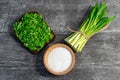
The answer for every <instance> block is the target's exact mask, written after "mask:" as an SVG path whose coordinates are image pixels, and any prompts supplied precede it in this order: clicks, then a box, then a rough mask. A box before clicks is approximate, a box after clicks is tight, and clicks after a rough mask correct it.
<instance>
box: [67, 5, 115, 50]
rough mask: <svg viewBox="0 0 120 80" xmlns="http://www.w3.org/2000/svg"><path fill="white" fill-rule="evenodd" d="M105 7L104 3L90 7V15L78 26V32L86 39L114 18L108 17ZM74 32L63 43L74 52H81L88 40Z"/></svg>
mask: <svg viewBox="0 0 120 80" xmlns="http://www.w3.org/2000/svg"><path fill="white" fill-rule="evenodd" d="M106 9H107V6H106V4H105V3H102V4H101V5H99V4H98V3H96V4H95V6H93V7H92V9H91V12H90V14H89V15H88V16H87V17H86V19H85V20H84V21H83V23H82V24H81V26H80V29H79V30H78V31H79V32H82V33H84V34H85V35H86V36H87V37H89V38H90V37H91V36H93V35H94V34H96V33H98V32H99V31H101V30H103V29H104V28H105V26H106V25H107V24H109V23H110V22H111V21H112V20H113V19H114V18H115V16H112V17H108V12H107V10H106ZM79 32H74V33H73V34H71V35H70V36H68V37H67V38H65V41H66V42H67V43H68V44H69V45H70V46H71V47H72V48H73V49H74V50H75V51H76V52H80V51H82V49H83V47H84V46H85V44H86V42H87V41H88V39H87V38H86V37H85V36H84V35H83V34H81V33H79Z"/></svg>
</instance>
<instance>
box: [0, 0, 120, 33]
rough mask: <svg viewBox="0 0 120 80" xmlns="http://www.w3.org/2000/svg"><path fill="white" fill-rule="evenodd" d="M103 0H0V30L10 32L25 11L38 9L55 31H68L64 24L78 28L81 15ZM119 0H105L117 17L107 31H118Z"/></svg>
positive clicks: (110, 11)
mask: <svg viewBox="0 0 120 80" xmlns="http://www.w3.org/2000/svg"><path fill="white" fill-rule="evenodd" d="M102 1H104V0H98V1H96V0H86V1H85V0H76V1H74V0H70V1H67V0H62V1H56V0H51V1H46V0H39V1H34V0H28V1H27V2H26V1H24V0H16V1H14V0H4V1H0V5H1V6H0V10H1V12H0V32H11V31H12V24H13V23H14V22H15V21H16V20H17V19H18V18H19V17H20V16H21V15H22V14H24V13H25V12H28V11H34V10H35V11H38V12H40V13H41V14H42V15H43V16H44V17H45V20H46V22H47V23H48V24H49V25H50V26H51V27H52V29H53V31H54V32H55V33H63V32H64V33H68V32H69V31H68V30H67V29H66V26H72V27H75V28H78V27H79V25H80V22H81V20H82V19H83V18H82V17H84V16H86V15H84V14H85V12H86V11H87V10H88V8H89V6H90V5H94V3H95V2H102ZM118 1H119V0H115V1H111V2H110V0H105V2H106V3H107V5H108V12H109V13H110V15H116V16H117V18H116V19H115V20H114V21H113V23H112V24H111V26H110V28H109V29H107V31H113V32H115V31H116V30H117V31H118V29H119V23H117V22H120V18H119V17H120V14H119V13H120V10H119V7H120V4H118V3H117V4H116V2H118Z"/></svg>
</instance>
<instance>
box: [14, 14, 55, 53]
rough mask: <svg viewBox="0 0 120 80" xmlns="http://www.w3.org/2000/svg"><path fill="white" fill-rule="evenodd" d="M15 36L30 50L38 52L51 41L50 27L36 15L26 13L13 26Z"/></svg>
mask: <svg viewBox="0 0 120 80" xmlns="http://www.w3.org/2000/svg"><path fill="white" fill-rule="evenodd" d="M13 29H14V31H15V34H16V36H17V37H18V38H19V40H20V41H21V42H22V43H23V44H24V46H25V47H27V48H29V49H30V50H35V51H39V50H41V49H42V48H43V47H44V45H45V44H47V43H48V42H49V41H50V40H52V39H53V37H54V35H53V34H52V32H51V29H50V27H49V26H48V25H47V24H46V22H45V21H44V20H43V18H42V16H41V15H40V14H38V13H27V14H25V15H24V16H23V17H22V18H21V21H19V22H16V23H14V24H13Z"/></svg>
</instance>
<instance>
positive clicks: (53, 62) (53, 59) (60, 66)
mask: <svg viewBox="0 0 120 80" xmlns="http://www.w3.org/2000/svg"><path fill="white" fill-rule="evenodd" d="M71 63H72V55H71V53H70V51H69V50H68V49H66V48H63V47H57V48H54V49H53V50H52V51H51V52H50V53H49V55H48V66H49V67H50V68H51V69H52V70H54V71H55V72H63V71H65V70H67V69H68V68H69V67H70V65H71Z"/></svg>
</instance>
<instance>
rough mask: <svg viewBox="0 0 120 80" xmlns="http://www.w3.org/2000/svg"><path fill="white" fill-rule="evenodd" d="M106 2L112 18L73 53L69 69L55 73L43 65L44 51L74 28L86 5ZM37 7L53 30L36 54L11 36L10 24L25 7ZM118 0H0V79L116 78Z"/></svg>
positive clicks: (119, 78) (119, 70)
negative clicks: (83, 45)
mask: <svg viewBox="0 0 120 80" xmlns="http://www.w3.org/2000/svg"><path fill="white" fill-rule="evenodd" d="M103 1H104V2H106V3H107V6H108V12H109V13H110V14H109V15H116V19H115V20H114V21H113V22H112V23H111V25H110V26H109V28H108V29H107V30H105V31H102V32H100V33H98V34H97V35H95V36H93V37H92V38H91V39H90V40H89V41H88V42H87V44H86V46H85V47H84V49H83V51H82V52H81V53H79V54H75V55H76V64H75V67H74V68H73V70H72V71H71V72H70V73H69V74H67V75H65V76H60V77H56V76H53V75H51V74H50V73H48V71H47V70H46V69H45V67H44V65H43V54H44V51H45V50H46V49H47V48H48V47H49V46H50V45H51V44H55V43H58V42H59V43H60V42H61V43H65V42H64V41H63V39H64V38H65V37H67V36H68V35H69V34H70V33H71V32H70V31H69V30H67V28H66V27H67V26H70V27H72V28H75V29H77V28H78V27H79V25H80V23H81V21H82V19H83V18H85V17H86V15H87V14H88V13H89V10H88V9H89V8H90V5H94V4H95V3H96V2H99V3H101V2H103ZM34 10H36V11H38V12H40V13H41V14H42V15H43V16H44V17H45V20H46V22H47V23H48V25H50V26H51V28H52V30H53V31H54V32H55V34H56V39H55V41H54V42H52V43H51V44H49V45H48V46H47V47H45V48H44V50H43V51H42V52H41V53H40V54H39V55H32V54H31V53H30V52H29V51H27V50H26V49H25V48H23V47H22V46H21V44H20V43H19V42H18V41H16V40H15V39H14V38H13V37H12V35H11V34H12V33H11V31H12V24H13V23H14V22H15V21H16V20H17V19H19V18H20V16H21V15H22V14H24V13H26V12H28V11H34ZM119 26H120V1H119V0H0V80H120V36H119V35H120V27H119Z"/></svg>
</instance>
